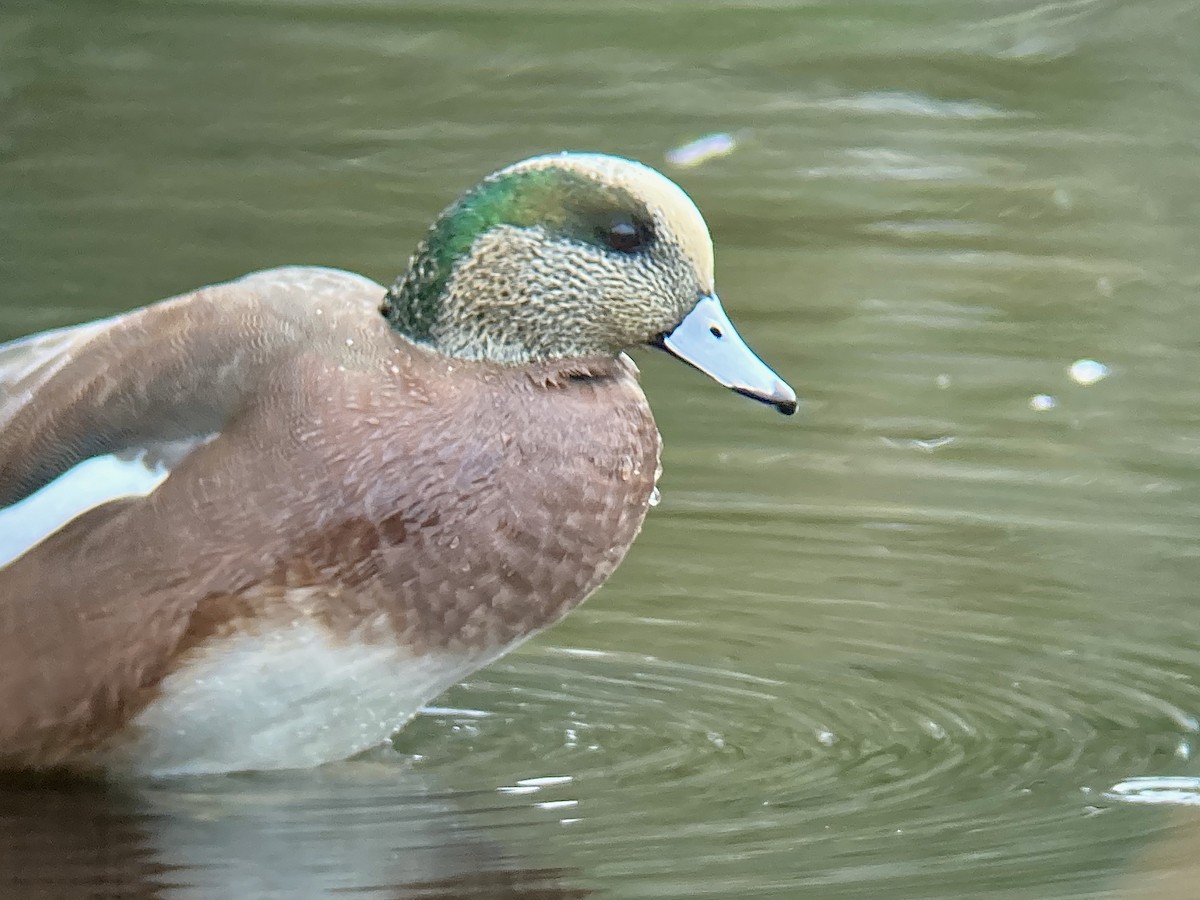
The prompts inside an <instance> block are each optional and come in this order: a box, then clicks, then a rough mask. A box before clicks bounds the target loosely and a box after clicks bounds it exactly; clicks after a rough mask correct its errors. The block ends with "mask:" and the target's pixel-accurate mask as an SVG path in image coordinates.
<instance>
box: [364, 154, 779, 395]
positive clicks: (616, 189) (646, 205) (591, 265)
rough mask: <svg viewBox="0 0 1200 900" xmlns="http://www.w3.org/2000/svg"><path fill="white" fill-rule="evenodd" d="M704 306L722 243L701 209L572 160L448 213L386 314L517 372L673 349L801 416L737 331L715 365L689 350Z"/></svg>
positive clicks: (620, 172)
mask: <svg viewBox="0 0 1200 900" xmlns="http://www.w3.org/2000/svg"><path fill="white" fill-rule="evenodd" d="M702 298H715V293H714V285H713V256H712V240H711V238H710V237H709V234H708V228H707V226H706V225H705V224H704V220H703V218H702V217H701V215H700V213H699V211H698V210H697V209H696V207H695V205H694V204H693V203H692V201H691V199H690V198H689V197H688V196H687V195H686V194H685V193H684V192H683V191H682V190H681V189H680V188H679V187H678V186H676V185H675V184H674V183H672V182H671V181H669V180H668V179H666V178H665V177H663V176H662V175H660V174H659V173H658V172H655V171H654V170H653V169H650V168H648V167H646V166H643V165H641V164H639V163H635V162H630V161H629V160H623V159H618V158H616V157H611V156H604V155H599V154H561V155H557V156H544V157H536V158H534V159H530V160H526V161H524V162H521V163H517V164H515V165H513V166H510V167H509V168H507V169H502V170H501V171H499V172H497V173H495V174H494V175H491V176H489V177H488V178H486V179H485V180H484V181H483V182H481V183H480V184H479V185H477V186H476V187H474V188H472V189H471V190H470V191H468V192H467V193H466V194H464V195H463V197H462V198H460V199H459V200H458V201H457V202H456V203H455V204H454V205H452V206H451V207H449V208H448V209H447V210H446V211H445V212H443V213H442V215H441V216H440V217H439V219H438V221H437V222H436V223H435V224H434V226H433V228H432V229H431V230H430V232H429V235H428V236H427V238H426V240H425V241H424V242H422V244H421V246H420V247H418V248H417V252H416V254H415V255H414V257H413V259H412V261H411V262H410V265H409V270H408V272H407V273H406V274H405V276H404V277H403V278H401V279H400V280H399V281H397V282H396V284H395V285H393V287H392V289H391V290H390V291H389V292H388V297H387V300H386V302H385V304H384V312H385V314H386V315H387V316H388V318H389V320H390V321H391V322H392V325H393V326H394V327H395V328H396V329H397V330H398V331H400V332H401V333H403V334H405V335H406V336H408V337H409V338H411V339H412V340H414V341H417V342H420V343H425V344H428V345H430V346H432V347H434V348H435V349H437V350H439V351H440V352H443V353H446V354H448V355H452V356H456V357H460V358H468V359H488V360H492V361H496V362H501V363H509V364H518V363H524V362H532V361H536V360H545V359H557V358H569V357H579V356H591V355H615V354H616V353H619V352H620V351H622V350H624V349H627V348H630V347H634V346H637V345H641V344H651V345H655V346H663V347H664V348H666V349H669V350H671V352H673V353H675V354H676V355H677V356H680V357H681V358H683V359H685V361H687V362H689V363H691V364H692V365H694V366H696V367H697V368H699V369H701V370H702V371H705V372H707V373H708V374H710V375H711V376H712V377H714V378H715V379H716V380H717V381H719V382H721V383H722V384H725V385H727V386H729V387H731V388H733V389H734V390H737V391H739V392H741V393H746V394H749V395H751V396H755V397H758V398H759V399H762V400H764V401H765V402H769V403H773V404H775V405H776V406H778V407H779V408H780V409H785V408H786V407H787V406H788V404H789V403H790V404H791V408H792V409H794V408H795V397H794V395H792V396H791V399H790V400H788V395H789V393H790V389H787V388H786V385H783V382H781V381H780V380H779V379H778V377H777V376H774V375H773V373H770V378H768V377H767V376H765V375H763V374H762V372H767V373H769V372H770V370H768V369H766V367H765V366H763V365H762V364H761V363H760V362H758V361H757V358H756V357H755V356H754V354H753V353H751V352H750V351H749V349H748V348H746V347H745V345H744V344H742V343H741V340H740V338H738V337H737V334H736V332H735V331H733V328H732V326H731V325H730V326H728V328H727V331H728V334H729V337H728V338H727V339H725V340H724V343H714V345H713V349H712V350H711V351H710V350H705V349H704V344H703V342H698V341H696V340H689V341H686V342H685V341H684V340H683V332H677V329H680V328H682V327H683V326H682V325H681V323H684V322H686V321H687V319H688V318H690V316H689V314H691V313H693V310H698V309H701V308H703V309H704V310H711V306H712V302H716V301H715V300H714V301H712V302H709V303H703V302H702ZM698 303H701V307H698V306H697V304H698ZM719 308H720V307H719V303H717V309H719ZM709 314H710V313H706V315H709ZM722 316H723V313H722ZM725 321H726V323H727V322H728V320H725ZM691 331H692V329H691V328H689V329H687V333H689V334H690V333H691ZM676 334H678V335H679V337H678V338H677V339H675V340H674V341H673V343H672V341H671V339H670V338H666V337H665V336H668V335H670V336H671V337H672V338H675V335H676ZM684 343H686V344H687V346H688V349H686V350H684V349H683V345H684ZM737 345H740V346H741V348H742V351H743V353H742V354H741V356H742V357H743V362H744V365H741V366H738V365H735V357H736V356H737V354H736V353H734V348H735V347H736V346H737ZM710 354H715V355H714V356H713V359H712V360H709V359H708V358H707V357H708V356H709V355H710ZM749 361H754V362H756V363H757V364H758V366H759V367H760V369H761V370H762V372H757V374H755V370H753V366H751V365H750V362H749ZM781 385H782V387H780V386H781Z"/></svg>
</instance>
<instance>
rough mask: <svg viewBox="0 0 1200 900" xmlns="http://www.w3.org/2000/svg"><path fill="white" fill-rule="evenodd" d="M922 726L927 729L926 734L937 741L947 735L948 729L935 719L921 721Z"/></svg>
mask: <svg viewBox="0 0 1200 900" xmlns="http://www.w3.org/2000/svg"><path fill="white" fill-rule="evenodd" d="M921 727H922V728H923V729H925V733H926V734H928V735H929V736H930V737H931V738H933V739H934V740H936V741H940V740H942V739H943V738H944V737H945V736H946V729H945V728H943V727H942V726H941V725H939V724H938V723H937V722H935V721H933V719H926V720H925V721H924V722H922V723H921Z"/></svg>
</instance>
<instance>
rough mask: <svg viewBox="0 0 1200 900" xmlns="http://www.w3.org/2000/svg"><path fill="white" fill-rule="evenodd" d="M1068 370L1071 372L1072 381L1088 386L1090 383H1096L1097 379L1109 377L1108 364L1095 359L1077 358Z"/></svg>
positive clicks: (1101, 379)
mask: <svg viewBox="0 0 1200 900" xmlns="http://www.w3.org/2000/svg"><path fill="white" fill-rule="evenodd" d="M1067 372H1068V373H1069V374H1070V376H1071V380H1072V381H1074V382H1075V383H1076V384H1082V385H1084V386H1085V387H1086V386H1087V385H1089V384H1095V383H1096V382H1097V381H1103V380H1104V379H1105V378H1107V377H1108V366H1106V365H1105V364H1104V363H1102V362H1096V360H1094V359H1077V360H1075V362H1073V363H1071V368H1070V369H1068V370H1067Z"/></svg>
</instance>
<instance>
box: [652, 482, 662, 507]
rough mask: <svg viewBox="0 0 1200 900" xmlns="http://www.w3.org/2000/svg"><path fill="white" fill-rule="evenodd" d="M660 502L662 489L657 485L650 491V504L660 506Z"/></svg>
mask: <svg viewBox="0 0 1200 900" xmlns="http://www.w3.org/2000/svg"><path fill="white" fill-rule="evenodd" d="M660 503H662V491H660V490H659V489H658V487H657V486H655V488H654V490H652V491H651V492H650V505H651V506H658V504H660Z"/></svg>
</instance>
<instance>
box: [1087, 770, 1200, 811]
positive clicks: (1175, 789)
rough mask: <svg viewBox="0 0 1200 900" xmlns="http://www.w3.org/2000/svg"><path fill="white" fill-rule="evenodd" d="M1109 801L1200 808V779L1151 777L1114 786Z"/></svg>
mask: <svg viewBox="0 0 1200 900" xmlns="http://www.w3.org/2000/svg"><path fill="white" fill-rule="evenodd" d="M1104 797H1105V799H1107V800H1117V801H1120V802H1122V803H1145V804H1151V805H1170V806H1200V778H1190V777H1187V776H1165V775H1164V776H1157V775H1150V776H1145V777H1140V778H1129V779H1127V780H1125V781H1122V782H1120V783H1118V784H1114V785H1113V786H1112V787H1110V788H1109V789H1108V790H1107V791H1106V792H1105V794H1104Z"/></svg>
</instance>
